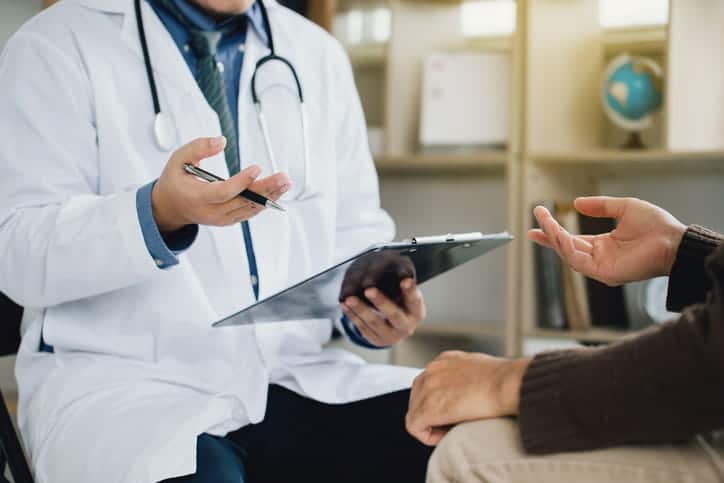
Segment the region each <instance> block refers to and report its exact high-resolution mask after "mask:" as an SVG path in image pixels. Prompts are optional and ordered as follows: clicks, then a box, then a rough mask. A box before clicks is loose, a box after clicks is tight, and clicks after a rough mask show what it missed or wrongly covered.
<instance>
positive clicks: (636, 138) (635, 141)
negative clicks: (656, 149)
mask: <svg viewBox="0 0 724 483" xmlns="http://www.w3.org/2000/svg"><path fill="white" fill-rule="evenodd" d="M621 149H646V146H645V145H644V141H643V140H642V139H641V133H640V132H639V131H633V132H631V133H630V134H629V137H628V140H627V141H626V143H625V144H623V145H621Z"/></svg>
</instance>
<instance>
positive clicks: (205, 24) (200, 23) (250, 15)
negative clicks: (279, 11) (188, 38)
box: [173, 0, 269, 45]
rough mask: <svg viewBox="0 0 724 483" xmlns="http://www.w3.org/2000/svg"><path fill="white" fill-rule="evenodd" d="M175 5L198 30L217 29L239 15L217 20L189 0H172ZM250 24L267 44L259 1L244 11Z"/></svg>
mask: <svg viewBox="0 0 724 483" xmlns="http://www.w3.org/2000/svg"><path fill="white" fill-rule="evenodd" d="M173 1H174V2H175V3H176V6H177V7H178V9H179V10H180V11H181V13H183V14H184V16H185V17H186V18H187V19H188V21H189V22H191V23H192V24H193V25H194V26H195V27H197V28H199V29H200V30H218V29H220V28H221V27H225V26H227V25H228V24H229V23H231V22H236V21H238V19H239V16H238V15H237V16H233V17H230V18H228V19H225V20H222V21H221V22H217V21H216V20H214V19H213V18H212V17H210V16H209V15H207V14H206V13H204V12H203V11H201V10H200V9H199V8H197V7H196V6H194V5H192V4H191V3H190V2H189V0H173ZM243 16H244V17H246V18H247V19H248V20H249V22H248V24H249V25H251V29H252V30H253V31H254V33H255V34H256V35H257V37H259V39H261V41H262V42H263V43H264V45H268V44H269V38H268V36H267V32H266V29H265V28H264V16H263V15H262V13H261V7H259V1H256V2H254V4H253V5H252V6H251V8H250V9H249V10H247V11H246V12H244V14H243Z"/></svg>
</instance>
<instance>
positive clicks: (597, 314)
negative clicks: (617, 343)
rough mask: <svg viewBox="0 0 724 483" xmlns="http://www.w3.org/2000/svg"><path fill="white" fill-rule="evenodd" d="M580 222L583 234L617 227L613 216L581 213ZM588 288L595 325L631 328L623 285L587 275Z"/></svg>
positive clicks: (599, 232) (606, 231)
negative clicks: (593, 215)
mask: <svg viewBox="0 0 724 483" xmlns="http://www.w3.org/2000/svg"><path fill="white" fill-rule="evenodd" d="M578 222H579V225H580V233H581V234H583V235H600V234H603V233H608V232H610V231H612V230H613V229H614V228H616V223H615V221H614V220H613V219H612V218H592V217H590V216H585V215H581V214H580V213H579V215H578ZM586 289H587V291H588V303H589V306H590V311H591V324H592V325H593V326H594V327H615V328H620V329H627V328H629V325H630V324H629V316H628V313H627V311H626V299H625V296H624V288H623V287H609V286H608V285H606V284H604V283H601V282H599V281H597V280H593V279H591V278H587V277H586Z"/></svg>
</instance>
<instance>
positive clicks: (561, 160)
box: [530, 149, 724, 169]
mask: <svg viewBox="0 0 724 483" xmlns="http://www.w3.org/2000/svg"><path fill="white" fill-rule="evenodd" d="M530 161H531V162H533V163H536V164H538V165H548V166H557V165H564V166H585V167H589V166H619V165H628V166H636V167H646V166H649V167H652V168H659V167H666V166H672V167H674V168H677V169H681V168H702V169H724V151H718V150H713V151H667V150H663V149H642V150H633V151H632V150H622V149H592V150H585V151H574V152H549V153H532V154H531V155H530Z"/></svg>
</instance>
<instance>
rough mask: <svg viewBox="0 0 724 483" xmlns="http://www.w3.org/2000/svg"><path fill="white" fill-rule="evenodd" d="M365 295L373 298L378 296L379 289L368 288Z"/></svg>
mask: <svg viewBox="0 0 724 483" xmlns="http://www.w3.org/2000/svg"><path fill="white" fill-rule="evenodd" d="M365 296H366V297H367V298H368V299H373V298H376V297H377V289H376V288H368V289H367V290H365Z"/></svg>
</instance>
